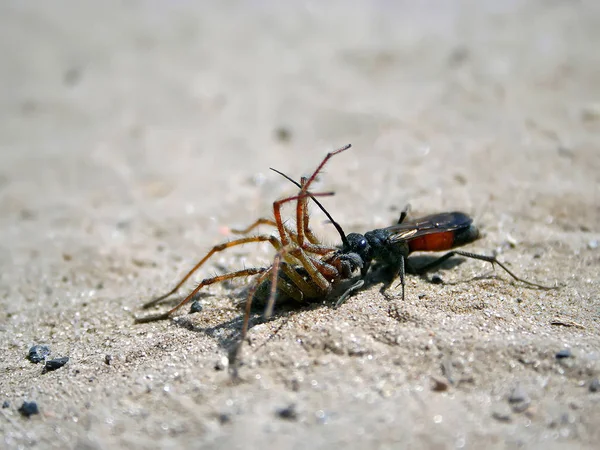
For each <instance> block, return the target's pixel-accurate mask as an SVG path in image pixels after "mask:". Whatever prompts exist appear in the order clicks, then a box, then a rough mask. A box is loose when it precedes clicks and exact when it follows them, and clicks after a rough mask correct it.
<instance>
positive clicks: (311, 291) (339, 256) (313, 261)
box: [135, 145, 364, 360]
mask: <svg viewBox="0 0 600 450" xmlns="http://www.w3.org/2000/svg"><path fill="white" fill-rule="evenodd" d="M349 148H350V145H346V146H344V147H342V148H339V149H337V150H335V151H333V152H330V153H328V154H327V155H326V156H325V158H323V160H322V161H321V163H320V164H319V166H318V167H317V168H316V170H315V171H314V172H313V174H312V175H311V176H310V177H308V178H305V177H303V178H302V179H301V182H300V184H298V183H297V182H295V181H294V180H292V179H290V178H289V177H287V175H285V174H283V173H281V172H279V171H277V170H275V172H277V173H279V174H281V175H282V176H284V177H286V178H288V179H289V180H290V181H292V182H293V183H294V184H296V185H297V186H298V187H300V191H299V192H298V194H297V195H294V196H291V197H287V198H284V199H281V200H277V201H275V202H274V203H273V216H274V220H273V219H268V218H261V219H258V220H256V221H255V222H254V223H252V224H251V225H250V226H249V227H247V228H245V229H243V230H232V232H234V233H236V234H247V233H249V232H251V231H252V230H254V229H255V228H257V227H258V226H259V225H269V226H272V227H275V228H276V229H277V231H278V234H279V238H277V237H275V236H270V235H258V236H248V237H243V238H240V239H235V240H233V241H230V242H226V243H223V244H219V245H215V246H214V247H213V248H212V249H211V250H210V251H209V252H208V253H207V254H206V256H205V257H204V258H202V259H201V260H200V261H199V262H198V263H197V264H196V265H195V266H194V267H193V268H192V270H190V271H189V272H188V273H187V274H186V275H185V276H184V277H183V278H182V279H181V281H180V282H179V283H177V285H176V286H175V287H174V288H173V289H171V290H170V291H169V292H167V293H166V294H164V295H161V296H160V297H158V298H156V299H154V300H152V301H150V302H148V303H146V304H144V305H143V308H149V307H151V306H154V305H156V304H157V303H159V302H161V301H162V300H164V299H166V298H167V297H169V296H171V295H172V294H174V293H175V292H177V291H178V290H179V288H180V287H181V286H182V285H183V284H184V283H185V282H186V281H187V280H188V279H189V278H190V277H191V276H192V274H194V272H196V271H197V270H198V269H199V268H200V267H201V266H202V265H203V264H204V263H205V262H206V261H207V260H208V259H209V258H210V257H211V256H212V255H214V254H215V253H218V252H221V251H223V250H225V249H228V248H231V247H235V246H237V245H242V244H247V243H250V242H269V243H270V244H271V245H272V246H273V247H274V248H275V249H276V250H277V253H276V254H275V257H274V259H273V264H272V265H271V266H269V267H255V268H247V269H243V270H238V271H235V272H230V273H226V274H223V275H218V276H215V277H212V278H206V279H204V280H202V282H200V284H199V285H198V286H197V287H196V288H195V289H194V290H193V291H192V292H190V293H189V294H188V296H187V297H186V298H185V299H183V300H182V301H181V302H180V303H179V304H178V305H176V306H175V307H174V308H172V309H170V310H169V311H167V312H165V313H161V314H155V315H149V316H144V317H138V318H136V319H135V321H136V322H137V323H145V322H151V321H155V320H162V319H167V318H169V317H170V316H171V315H172V314H173V313H174V312H175V311H177V310H178V309H180V308H181V307H182V306H184V305H185V304H186V303H188V302H189V301H190V300H191V299H192V298H193V297H194V296H195V295H196V293H197V292H198V291H199V290H200V289H202V288H203V287H205V286H209V285H211V284H214V283H220V282H222V281H225V280H229V279H232V278H238V277H247V276H253V275H257V277H256V279H255V281H254V283H253V284H252V285H251V287H250V289H249V291H248V296H247V300H246V305H245V313H244V320H243V324H242V330H241V334H240V341H239V345H237V346H236V348H235V349H234V353H233V354H232V358H231V359H233V360H234V359H235V356H236V354H237V353H238V351H239V347H240V346H241V344H242V342H243V341H244V340H245V338H246V335H247V332H248V324H249V319H250V312H251V306H252V302H253V300H254V299H255V298H259V299H261V298H264V297H265V296H266V294H267V293H268V297H267V304H266V307H265V312H264V317H265V318H269V317H270V316H271V315H272V313H273V307H274V304H275V299H276V296H277V294H278V293H282V294H285V296H286V297H288V298H290V299H293V300H295V301H297V302H300V303H302V302H307V301H311V300H318V299H322V298H325V297H327V296H328V295H329V294H330V293H331V292H332V291H333V289H334V287H335V286H337V285H338V284H339V283H340V282H342V281H346V280H348V279H350V278H351V277H352V274H353V273H354V272H355V271H356V270H357V269H362V268H363V261H362V260H361V258H360V257H359V256H358V255H356V254H354V253H352V252H340V251H339V249H338V248H336V247H331V246H327V245H323V244H322V243H321V242H320V241H319V240H318V239H317V238H316V236H315V235H314V234H313V232H312V231H311V229H310V227H309V216H308V200H309V199H312V200H313V201H314V202H316V204H317V205H318V206H319V207H320V208H321V209H322V210H323V211H324V212H325V214H326V215H327V217H328V218H329V219H330V220H331V222H332V223H333V224H334V226H335V227H336V228H337V229H338V231H339V232H340V235H341V237H342V241H343V243H344V245H345V246H347V240H346V237H345V236H344V234H343V231H341V227H339V225H338V224H337V223H336V222H335V221H334V220H333V219H332V218H331V216H330V215H329V213H327V211H326V210H325V209H324V208H323V206H322V205H321V204H320V203H319V202H318V200H316V198H315V197H325V196H331V195H333V192H321V193H311V192H310V191H309V188H310V186H311V184H312V183H313V182H314V180H315V179H316V177H317V175H318V174H319V172H320V171H321V170H322V169H323V167H324V166H325V164H326V163H327V161H328V160H329V159H330V158H331V157H333V156H335V155H337V154H339V153H341V152H343V151H345V150H347V149H349ZM273 170H274V169H273ZM294 200H296V202H297V203H296V230H295V231H294V230H292V229H290V228H289V227H287V226H286V225H285V224H284V223H283V220H282V217H281V207H282V205H284V204H285V203H288V202H292V201H294ZM363 284H364V282H363V280H362V279H361V280H359V281H358V282H356V283H355V284H353V285H352V286H351V287H349V288H348V289H347V290H346V291H345V292H344V293H343V294H342V296H341V298H346V297H347V296H348V295H349V294H350V293H351V292H352V291H354V290H356V289H358V288H360V287H361V286H362V285H363Z"/></svg>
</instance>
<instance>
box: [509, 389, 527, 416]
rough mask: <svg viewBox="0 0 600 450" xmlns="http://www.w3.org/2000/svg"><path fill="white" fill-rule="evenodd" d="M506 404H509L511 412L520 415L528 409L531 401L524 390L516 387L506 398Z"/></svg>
mask: <svg viewBox="0 0 600 450" xmlns="http://www.w3.org/2000/svg"><path fill="white" fill-rule="evenodd" d="M508 403H510V405H511V408H512V410H513V412H516V413H521V412H523V411H526V410H527V408H529V405H530V403H531V399H530V398H529V396H528V395H527V393H526V392H525V390H524V389H523V388H522V387H521V386H520V385H517V387H515V388H514V389H513V390H512V392H511V393H510V395H509V396H508Z"/></svg>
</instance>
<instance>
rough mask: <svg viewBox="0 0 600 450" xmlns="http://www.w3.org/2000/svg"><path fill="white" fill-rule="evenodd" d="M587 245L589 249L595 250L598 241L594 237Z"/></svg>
mask: <svg viewBox="0 0 600 450" xmlns="http://www.w3.org/2000/svg"><path fill="white" fill-rule="evenodd" d="M587 247H588V248H589V249H590V250H596V249H597V248H598V241H597V240H596V239H592V240H591V241H589V242H588V244H587Z"/></svg>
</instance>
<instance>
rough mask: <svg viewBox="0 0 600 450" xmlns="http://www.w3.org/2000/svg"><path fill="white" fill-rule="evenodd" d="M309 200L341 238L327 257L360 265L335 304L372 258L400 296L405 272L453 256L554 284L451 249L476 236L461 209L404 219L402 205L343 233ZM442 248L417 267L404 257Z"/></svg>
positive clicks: (418, 270)
mask: <svg viewBox="0 0 600 450" xmlns="http://www.w3.org/2000/svg"><path fill="white" fill-rule="evenodd" d="M271 170H273V171H275V172H277V173H279V174H280V175H282V176H284V177H285V178H287V179H288V180H289V181H291V182H292V183H294V184H296V185H297V186H300V185H299V184H298V183H297V182H296V181H294V180H293V179H291V178H290V177H288V176H287V175H285V174H284V173H282V172H280V171H278V170H275V169H271ZM313 201H314V202H315V203H316V204H317V206H318V207H319V208H321V210H322V211H323V212H324V213H325V214H326V215H327V217H328V218H329V220H330V221H331V222H332V224H333V225H334V226H335V228H336V229H337V231H338V233H339V235H340V238H341V240H342V246H341V247H340V249H339V250H338V251H337V252H336V253H334V254H333V255H332V256H331V258H332V259H334V260H335V259H336V258H344V259H349V260H351V261H354V266H355V267H359V268H360V277H359V280H358V281H357V282H355V283H354V284H353V285H352V286H351V287H350V288H349V289H348V290H346V292H344V293H343V294H342V295H341V296H340V297H339V298H338V299H337V301H336V304H335V306H336V307H338V306H340V305H341V304H342V303H344V302H345V301H346V299H347V298H348V296H349V295H350V294H351V293H352V292H354V291H356V290H358V289H360V288H361V287H362V286H363V285H364V282H365V281H364V280H365V278H366V276H367V274H368V272H369V268H370V267H371V265H372V263H373V262H378V263H381V264H382V265H383V266H384V267H386V268H387V269H388V270H390V271H391V272H392V273H393V274H394V276H398V277H399V278H400V284H401V286H402V300H404V298H405V286H406V281H405V278H406V273H407V272H409V273H413V274H417V275H421V274H425V273H426V272H429V271H430V270H432V269H434V268H436V267H438V266H440V265H441V264H443V263H444V262H445V261H447V260H448V259H450V258H452V257H453V256H463V257H465V258H472V259H478V260H480V261H485V262H489V263H491V264H492V266H493V265H495V264H497V265H498V266H499V267H501V268H502V269H503V270H504V271H505V272H506V273H508V274H509V275H510V276H511V277H512V278H513V279H515V280H516V281H518V282H520V283H524V284H526V285H528V286H532V287H535V288H539V289H555V288H556V287H557V286H544V285H541V284H537V283H533V282H531V281H527V280H524V279H523V278H520V277H518V276H517V275H515V274H514V273H513V272H512V271H511V270H510V269H509V268H508V267H506V266H505V265H504V264H502V263H501V262H500V261H498V259H497V258H496V257H495V256H488V255H480V254H477V253H471V252H465V251H462V250H454V249H455V248H457V247H461V246H463V245H466V244H469V243H471V242H474V241H475V240H477V239H479V237H480V234H479V230H478V228H477V227H476V226H475V225H474V224H473V219H472V218H471V217H469V216H468V215H467V214H465V213H463V212H459V211H453V212H443V213H436V214H430V215H427V216H424V217H420V218H417V219H412V220H406V218H407V216H408V211H409V207H408V206H406V207H405V208H404V209H403V210H402V212H401V214H400V218H399V220H398V222H397V223H396V224H394V225H392V226H389V227H386V228H379V229H375V230H372V231H368V232H366V233H365V234H364V235H363V234H359V233H350V234H348V235H345V233H344V231H343V229H342V227H341V226H340V225H339V224H338V223H337V222H335V221H334V220H333V219H332V218H331V215H330V214H329V213H328V212H327V211H326V210H325V208H324V207H323V206H322V205H321V204H320V203H319V201H318V200H316V199H314V198H313ZM446 250H450V251H449V252H448V253H446V254H445V255H443V256H440V257H439V258H437V259H435V260H433V261H431V262H430V263H427V264H425V265H424V266H421V267H414V266H413V265H412V264H411V262H410V261H409V260H408V256H409V255H410V254H411V253H413V252H441V251H446Z"/></svg>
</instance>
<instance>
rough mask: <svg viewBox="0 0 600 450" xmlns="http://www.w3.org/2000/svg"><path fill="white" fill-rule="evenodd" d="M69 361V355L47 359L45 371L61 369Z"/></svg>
mask: <svg viewBox="0 0 600 450" xmlns="http://www.w3.org/2000/svg"><path fill="white" fill-rule="evenodd" d="M68 362H69V357H68V356H64V357H62V358H56V359H51V360H50V361H46V364H45V365H44V372H52V371H53V370H57V369H60V368H61V367H62V366H64V365H65V364H66V363H68Z"/></svg>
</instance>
